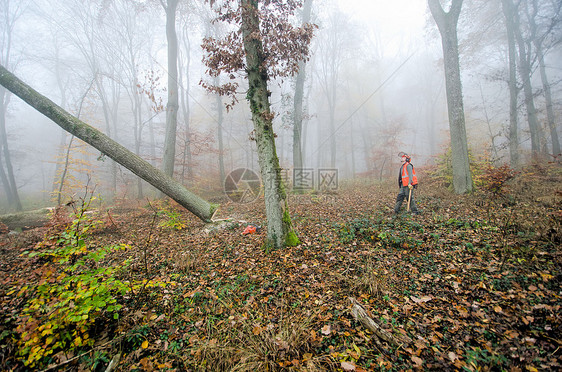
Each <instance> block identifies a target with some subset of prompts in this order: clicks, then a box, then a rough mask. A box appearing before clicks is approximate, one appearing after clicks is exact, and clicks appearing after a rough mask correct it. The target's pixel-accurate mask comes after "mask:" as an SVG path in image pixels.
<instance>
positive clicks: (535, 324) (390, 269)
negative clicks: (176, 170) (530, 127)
mask: <svg viewBox="0 0 562 372" xmlns="http://www.w3.org/2000/svg"><path fill="white" fill-rule="evenodd" d="M421 179H422V183H421V185H420V187H419V188H418V189H417V190H416V199H417V202H418V206H419V208H420V209H421V210H422V211H423V213H422V214H421V215H410V214H406V213H403V214H400V215H398V216H393V215H392V213H391V212H392V209H391V208H392V206H393V204H394V200H395V197H396V194H397V191H398V190H397V187H396V185H395V184H394V182H392V183H391V182H382V183H380V182H375V181H362V182H359V181H357V182H355V183H353V184H348V185H343V186H341V187H340V189H339V190H338V192H337V193H333V194H307V195H291V196H290V209H291V214H292V218H293V223H294V227H295V230H296V231H297V233H298V236H299V238H300V240H301V244H300V245H298V246H296V247H292V248H286V249H283V250H274V251H271V252H264V250H263V248H262V245H263V242H264V238H265V231H264V230H265V229H262V230H261V231H260V232H258V233H256V234H249V235H242V232H243V231H244V229H245V227H246V225H247V223H254V224H259V225H265V215H264V211H263V199H258V200H257V201H256V202H254V203H250V204H235V203H230V202H227V201H224V202H223V203H222V204H221V207H220V209H219V212H218V214H217V216H215V218H223V219H226V218H229V219H232V220H231V221H227V222H224V223H223V225H221V226H222V228H217V229H208V228H207V227H208V226H206V225H205V224H204V223H202V222H201V221H199V220H197V219H196V218H195V217H193V216H192V215H190V214H189V213H188V212H186V211H184V210H183V209H181V208H179V207H177V206H175V205H173V204H170V203H165V202H150V203H148V202H147V201H144V202H139V203H135V202H123V203H121V204H120V205H115V206H112V207H111V208H110V209H104V210H103V212H100V211H99V210H98V211H96V210H95V209H94V208H93V206H94V204H95V202H93V203H92V204H91V205H89V206H88V203H89V199H88V197H87V196H85V198H84V200H82V204H85V205H84V207H89V208H90V209H92V211H93V212H92V213H85V214H82V213H80V211H79V213H78V216H77V217H75V223H70V220H69V219H68V218H67V217H66V216H65V215H64V214H63V213H59V214H57V215H55V216H54V217H53V219H52V220H53V221H52V223H51V224H50V225H49V226H46V227H44V228H39V229H33V230H28V231H24V232H22V233H20V234H17V235H13V234H4V235H2V236H1V237H0V254H1V257H2V259H1V264H0V306H1V311H0V317H1V323H0V366H1V368H0V369H2V370H14V371H20V370H57V371H58V370H96V371H104V370H111V369H112V368H113V365H115V363H116V362H118V364H117V367H116V370H120V371H130V370H141V371H151V370H163V371H164V370H171V371H172V370H175V371H204V370H205V371H231V370H242V371H246V370H253V371H265V370H270V371H323V370H334V371H373V370H374V371H379V370H414V369H423V370H470V371H476V370H481V371H486V370H512V371H536V370H560V369H561V368H562V349H561V346H562V336H561V335H562V317H561V315H560V314H562V312H561V306H562V289H561V283H562V250H561V248H560V246H561V239H562V228H561V224H562V191H561V189H560V186H559V185H560V184H561V182H562V171H561V169H560V167H559V166H552V167H549V168H544V167H543V168H541V167H534V168H532V169H528V170H526V171H523V172H521V173H519V174H518V175H517V176H516V177H515V178H514V179H512V180H511V181H510V183H509V189H507V186H506V189H505V190H504V192H503V193H501V195H500V196H497V195H496V196H494V195H492V194H487V193H484V192H481V191H478V192H474V193H472V194H470V195H465V196H459V195H455V194H453V193H451V192H450V191H448V190H447V189H446V188H445V187H444V186H443V185H442V184H441V183H439V182H437V181H436V180H431V179H429V178H428V177H426V178H423V177H421ZM554 190H555V191H554ZM77 204H80V202H77ZM76 221H77V222H76ZM350 298H353V299H355V300H356V301H357V302H356V303H358V304H360V306H361V307H362V308H363V309H364V310H365V311H366V313H367V315H368V316H369V317H370V318H371V319H372V320H373V321H374V322H375V323H378V324H379V325H380V326H381V327H382V328H384V329H385V330H387V331H388V332H389V333H390V334H391V335H393V339H394V340H400V341H399V342H398V343H393V342H389V341H386V340H383V339H379V338H378V337H377V336H376V335H375V334H374V333H372V332H371V331H370V330H368V329H367V328H365V327H364V326H363V324H362V323H360V322H359V321H357V320H355V319H354V317H353V315H352V311H351V310H352V307H353V303H352V300H351V299H350ZM111 361H113V364H112V366H111V367H110V368H109V369H107V368H108V364H110V362H111Z"/></svg>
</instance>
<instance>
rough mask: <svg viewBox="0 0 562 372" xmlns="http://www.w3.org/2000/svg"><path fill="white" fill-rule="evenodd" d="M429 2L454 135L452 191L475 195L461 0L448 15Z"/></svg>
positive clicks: (435, 1) (433, 2)
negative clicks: (462, 64)
mask: <svg viewBox="0 0 562 372" xmlns="http://www.w3.org/2000/svg"><path fill="white" fill-rule="evenodd" d="M428 2H429V9H430V10H431V14H432V15H433V18H434V19H435V22H436V23H437V26H438V28H439V32H440V33H441V43H442V45H443V59H444V65H445V86H446V90H447V106H448V113H449V128H450V133H451V153H452V165H453V187H454V189H455V192H456V193H458V194H463V193H466V192H470V191H472V186H473V184H472V175H471V173H470V163H469V159H468V142H467V138H466V127H465V119H464V104H463V98H462V85H461V74H460V65H459V46H458V36H457V23H458V20H459V15H460V12H461V8H462V0H453V3H452V5H451V9H450V10H449V12H445V11H444V10H443V8H442V7H441V4H440V3H439V0H428Z"/></svg>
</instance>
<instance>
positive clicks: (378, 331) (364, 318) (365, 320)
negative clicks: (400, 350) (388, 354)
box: [349, 297, 412, 346]
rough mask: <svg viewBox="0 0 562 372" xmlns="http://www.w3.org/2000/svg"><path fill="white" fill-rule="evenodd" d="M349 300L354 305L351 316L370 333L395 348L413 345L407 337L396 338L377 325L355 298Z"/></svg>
mask: <svg viewBox="0 0 562 372" xmlns="http://www.w3.org/2000/svg"><path fill="white" fill-rule="evenodd" d="M349 300H350V301H351V304H352V305H353V307H352V308H351V314H352V315H353V318H355V320H356V321H358V322H359V323H361V324H362V325H363V326H364V327H365V328H367V329H368V330H369V331H371V332H373V333H374V334H375V335H376V336H377V337H379V338H380V339H382V340H384V341H386V342H388V343H389V344H391V345H394V346H400V345H409V344H410V343H412V340H411V339H410V338H409V337H407V336H405V335H400V336H394V335H392V334H391V333H390V332H388V331H387V330H385V329H383V328H382V327H381V326H380V325H378V324H377V322H375V321H374V320H373V319H372V318H371V317H370V316H369V315H367V312H366V311H365V309H363V307H362V306H361V305H360V304H359V302H358V301H357V300H356V299H355V298H353V297H350V298H349Z"/></svg>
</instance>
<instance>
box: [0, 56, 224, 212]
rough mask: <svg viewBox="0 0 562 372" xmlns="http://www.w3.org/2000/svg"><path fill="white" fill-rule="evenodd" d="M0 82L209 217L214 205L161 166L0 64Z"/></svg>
mask: <svg viewBox="0 0 562 372" xmlns="http://www.w3.org/2000/svg"><path fill="white" fill-rule="evenodd" d="M0 84H1V85H3V86H4V87H6V89H8V90H10V91H11V92H12V93H14V94H15V95H17V96H18V97H20V98H21V99H23V100H24V101H25V102H27V103H28V104H29V105H31V106H32V107H34V108H35V109H36V110H37V111H39V112H40V113H42V114H43V115H45V116H46V117H48V118H49V119H51V120H53V121H54V122H55V123H56V124H57V125H59V126H60V127H61V128H63V129H64V130H66V131H67V132H69V133H71V134H73V135H75V136H76V137H78V138H80V139H81V140H82V141H84V142H86V143H88V144H90V145H92V146H93V147H95V148H96V149H98V150H99V151H100V152H101V153H102V154H105V155H107V156H108V157H109V158H111V159H113V160H115V161H116V162H118V163H119V164H121V165H122V166H124V167H125V168H127V169H129V170H130V171H131V172H133V173H134V174H136V175H137V176H139V177H141V178H142V179H143V180H145V181H147V182H148V183H150V184H151V185H153V186H154V187H156V188H157V189H159V190H160V191H162V192H163V193H165V194H166V195H168V196H170V197H171V198H172V199H174V200H175V201H176V202H178V203H179V204H180V205H181V206H183V207H185V208H186V209H187V210H189V211H190V212H191V213H193V214H195V215H196V216H197V217H199V218H200V219H202V220H203V221H209V220H210V219H211V217H212V215H213V213H214V211H215V210H216V207H217V206H216V205H213V204H210V203H208V202H207V201H205V200H203V199H201V198H200V197H198V196H197V195H195V194H193V193H191V192H190V191H189V190H187V189H186V188H185V187H183V186H182V185H181V184H180V183H179V182H177V181H175V180H174V179H172V178H171V177H168V176H167V175H166V174H164V172H162V171H161V170H158V169H156V168H154V167H153V166H152V165H150V164H149V163H148V162H147V161H145V160H143V159H141V158H140V157H138V156H137V155H135V154H133V153H132V152H131V151H129V150H128V149H126V148H125V147H124V146H122V145H120V144H119V143H117V142H115V141H114V140H112V139H111V138H109V137H108V136H106V135H105V134H103V133H102V132H100V131H99V130H97V129H95V128H93V127H91V126H89V125H88V124H86V123H84V122H82V121H80V120H78V119H77V118H75V117H74V116H72V115H70V114H69V113H68V112H66V111H65V110H63V109H62V108H60V107H59V106H57V105H56V104H55V103H54V102H52V101H51V100H49V99H48V98H46V97H44V96H42V95H41V94H39V93H38V92H37V91H35V90H34V89H33V88H31V87H30V86H28V85H27V84H25V83H24V82H22V81H21V80H19V79H18V78H17V77H16V76H14V75H13V74H12V73H11V72H9V71H8V70H6V69H5V68H4V67H3V66H0Z"/></svg>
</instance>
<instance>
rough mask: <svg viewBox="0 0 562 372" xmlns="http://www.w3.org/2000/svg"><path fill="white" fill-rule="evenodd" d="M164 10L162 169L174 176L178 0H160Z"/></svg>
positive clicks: (176, 112)
mask: <svg viewBox="0 0 562 372" xmlns="http://www.w3.org/2000/svg"><path fill="white" fill-rule="evenodd" d="M160 1H161V3H162V6H163V7H164V9H165V10H166V37H167V39H168V104H167V105H166V136H165V139H164V158H163V161H162V169H163V171H164V173H165V174H166V175H167V176H169V177H173V176H174V162H175V160H176V132H177V127H178V107H179V104H178V37H177V35H176V9H177V7H178V0H167V4H164V0H160Z"/></svg>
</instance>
